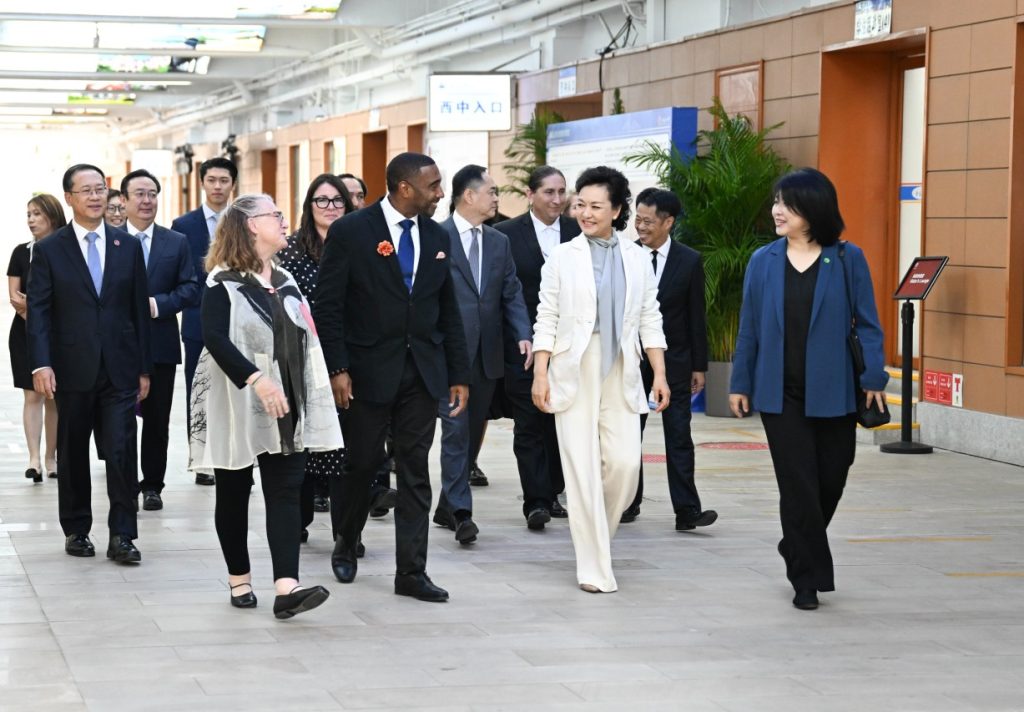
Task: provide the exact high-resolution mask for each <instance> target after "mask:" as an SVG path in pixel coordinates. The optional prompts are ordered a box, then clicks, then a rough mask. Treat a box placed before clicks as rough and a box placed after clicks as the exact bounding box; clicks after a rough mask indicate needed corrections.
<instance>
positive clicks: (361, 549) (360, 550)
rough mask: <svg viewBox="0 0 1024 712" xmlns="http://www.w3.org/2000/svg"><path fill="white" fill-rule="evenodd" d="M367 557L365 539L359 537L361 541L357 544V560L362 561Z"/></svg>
mask: <svg viewBox="0 0 1024 712" xmlns="http://www.w3.org/2000/svg"><path fill="white" fill-rule="evenodd" d="M364 556H366V547H365V546H363V537H359V541H357V542H356V558H357V559H361V558H363V557H364Z"/></svg>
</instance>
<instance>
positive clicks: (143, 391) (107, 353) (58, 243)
mask: <svg viewBox="0 0 1024 712" xmlns="http://www.w3.org/2000/svg"><path fill="white" fill-rule="evenodd" d="M106 198H107V184H106V179H105V177H104V175H103V171H101V170H100V169H99V168H97V167H95V166H91V165H88V164H77V165H74V166H72V167H71V168H69V169H68V170H67V171H66V172H65V173H64V200H65V202H66V203H67V204H68V205H69V206H70V207H71V210H72V212H73V213H74V217H73V218H72V220H71V222H70V223H68V224H67V225H66V226H65V227H62V228H60V229H59V230H57V232H55V233H53V234H52V235H50V236H48V237H45V238H43V239H42V240H40V241H39V242H37V243H36V244H35V248H34V249H33V252H32V272H31V274H30V276H29V282H28V325H27V329H28V346H29V360H30V362H31V365H32V380H33V383H34V386H35V390H36V391H37V392H39V393H42V394H44V395H45V396H46V397H47V398H56V400H57V415H58V423H59V424H58V428H57V486H58V492H57V497H58V503H59V504H58V506H59V510H60V524H61V528H62V529H63V530H64V535H65V537H66V541H65V544H64V550H65V551H66V552H67V553H68V554H70V555H71V556H94V555H95V549H94V547H93V544H92V542H91V541H90V540H89V530H90V529H91V528H92V505H91V495H92V481H91V479H90V471H89V438H90V436H91V434H92V430H93V425H94V423H96V422H97V421H98V422H100V423H101V424H102V427H101V435H102V441H103V450H104V453H105V455H106V471H107V496H108V497H109V498H110V513H109V515H108V517H107V526H108V529H109V530H110V543H109V545H108V547H107V557H108V558H111V559H113V560H115V561H117V562H118V563H138V562H139V561H141V560H142V555H141V554H140V553H139V550H138V549H137V548H136V547H135V544H134V543H133V540H134V539H136V538H137V537H138V529H137V523H136V510H135V507H136V503H137V499H136V492H137V490H136V488H137V486H138V482H137V477H138V467H137V464H136V449H137V448H136V444H135V433H136V430H135V428H136V425H135V404H136V402H138V400H140V399H145V398H146V395H147V393H148V391H149V373H150V372H151V371H152V358H151V356H150V333H149V294H148V292H147V290H146V265H145V260H144V259H143V255H142V245H141V244H140V243H139V241H138V240H136V239H135V238H133V237H131V236H130V235H129V234H128V233H126V232H124V231H123V230H120V229H118V228H116V227H113V226H112V225H109V224H106V223H104V222H103V213H104V211H105V210H106V207H107V199H106Z"/></svg>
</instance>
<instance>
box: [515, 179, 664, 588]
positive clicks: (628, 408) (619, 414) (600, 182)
mask: <svg viewBox="0 0 1024 712" xmlns="http://www.w3.org/2000/svg"><path fill="white" fill-rule="evenodd" d="M629 200H630V193H629V182H628V181H627V180H626V177H625V176H624V175H622V173H620V172H619V171H617V170H615V169H613V168H608V167H606V166H598V167H597V168H588V169H587V170H585V171H584V172H583V173H582V174H581V175H580V177H579V179H578V180H577V181H576V209H577V212H576V219H577V220H578V221H579V224H580V228H581V229H582V230H583V232H582V234H580V235H579V236H578V237H576V238H574V239H573V240H571V241H570V242H566V243H563V244H562V245H559V246H558V247H556V248H555V249H554V251H553V252H552V253H551V255H550V257H548V260H547V262H545V264H544V269H543V271H542V272H541V285H540V306H539V307H538V309H537V324H536V326H535V327H534V341H533V348H534V359H535V360H534V367H533V370H534V374H533V402H534V404H535V405H536V406H537V407H538V408H540V409H541V410H543V411H545V412H548V413H554V414H555V428H556V430H557V432H558V449H559V454H560V455H561V458H562V468H563V470H564V471H565V493H566V497H567V500H568V509H569V531H570V533H571V534H572V542H573V546H574V548H575V549H576V577H577V579H578V582H579V585H580V588H581V589H583V590H584V591H588V592H590V593H597V592H599V591H603V592H607V593H610V592H612V591H615V590H616V589H617V588H618V586H617V584H616V583H615V575H614V574H613V573H612V557H611V539H612V537H613V536H615V530H616V529H617V528H618V525H619V520H620V518H621V515H622V512H623V511H624V510H625V508H626V507H627V505H629V503H630V501H631V498H632V497H633V495H634V494H635V493H636V487H637V480H638V478H639V474H640V418H639V416H640V414H641V413H647V412H648V410H649V407H648V404H647V403H648V401H647V394H646V393H645V392H644V388H643V382H642V379H641V378H640V353H641V348H643V349H645V350H646V352H647V357H648V359H649V360H650V362H651V366H652V368H653V370H654V386H653V392H654V396H655V399H656V402H657V404H658V406H657V411H658V412H661V411H662V410H664V409H665V408H666V407H667V406H668V404H669V388H668V384H667V383H666V381H665V358H664V357H665V335H664V333H663V332H662V328H661V311H660V310H659V308H658V297H657V293H658V287H657V282H656V281H655V279H654V273H653V271H652V270H651V263H650V260H649V259H648V258H647V256H646V255H645V253H644V251H643V250H642V249H641V248H640V247H638V246H637V245H635V244H633V243H632V242H630V241H629V240H626V239H622V237H621V236H620V234H619V232H618V231H619V230H622V229H624V228H625V227H626V224H627V221H628V220H629ZM641 342H642V343H643V346H641Z"/></svg>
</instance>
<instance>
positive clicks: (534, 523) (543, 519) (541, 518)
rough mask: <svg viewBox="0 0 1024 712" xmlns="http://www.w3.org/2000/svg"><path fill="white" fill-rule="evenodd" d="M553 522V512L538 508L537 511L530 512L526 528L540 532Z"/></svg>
mask: <svg viewBox="0 0 1024 712" xmlns="http://www.w3.org/2000/svg"><path fill="white" fill-rule="evenodd" d="M550 521H551V512H549V511H548V510H546V509H544V508H542V507H537V509H533V510H530V513H529V514H528V515H527V517H526V528H527V529H529V530H531V531H535V532H539V531H541V530H543V529H544V525H545V524H547V523H548V522H550Z"/></svg>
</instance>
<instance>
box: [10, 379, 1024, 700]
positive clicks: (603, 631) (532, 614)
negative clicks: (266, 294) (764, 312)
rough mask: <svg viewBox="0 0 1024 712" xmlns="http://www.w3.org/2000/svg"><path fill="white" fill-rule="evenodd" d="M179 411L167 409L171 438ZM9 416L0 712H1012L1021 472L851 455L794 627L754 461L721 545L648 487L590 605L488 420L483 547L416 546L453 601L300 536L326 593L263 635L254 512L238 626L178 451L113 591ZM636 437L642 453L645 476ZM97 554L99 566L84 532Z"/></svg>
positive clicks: (1023, 693)
mask: <svg viewBox="0 0 1024 712" xmlns="http://www.w3.org/2000/svg"><path fill="white" fill-rule="evenodd" d="M181 400H182V397H181V392H180V389H179V396H178V405H177V410H178V411H179V412H178V414H176V416H175V420H174V422H175V423H179V424H180V423H181V422H182V421H183V415H182V414H181V412H180V411H181ZM20 414H21V408H20V394H19V393H18V392H17V391H13V390H10V389H6V390H4V391H3V392H2V393H0V432H2V434H3V438H4V444H5V445H6V447H4V448H3V451H2V453H0V710H12V711H13V710H18V711H21V710H26V711H27V710H40V711H41V710H62V711H67V712H70V711H71V710H92V711H101V710H102V711H104V712H107V711H122V710H124V711H128V710H131V711H134V710H196V711H200V710H232V711H234V710H248V711H253V712H255V711H259V710H278V709H303V710H337V709H378V710H398V709H411V708H415V709H417V710H419V711H420V712H425V711H427V710H432V709H436V710H445V712H461V711H463V710H474V711H481V712H483V711H487V712H496V711H497V710H507V711H513V710H531V711H532V710H537V709H544V710H564V711H566V712H568V711H569V710H587V711H588V712H589V711H591V710H606V709H607V710H621V709H634V710H686V711H692V712H703V711H705V710H707V711H712V710H713V711H715V712H725V711H735V712H747V711H748V710H758V711H759V712H770V711H772V710H780V711H781V710H785V711H786V712H794V711H797V712H799V711H804V710H806V711H808V712H820V711H822V710H828V711H830V712H831V711H839V712H842V711H846V710H850V711H856V712H863V711H864V710H875V709H877V710H907V711H910V710H921V711H927V712H936V711H941V710H1024V603H1022V601H1024V596H1022V594H1024V562H1022V560H1021V559H1022V555H1024V522H1022V518H1021V513H1022V511H1024V471H1022V470H1021V469H1019V468H1014V467H1011V466H1007V465H1001V464H998V463H992V462H987V461H983V460H976V459H972V458H968V457H964V456H960V455H955V454H951V453H945V452H937V453H936V454H934V455H932V456H929V457H911V458H899V457H894V456H883V455H881V454H880V453H879V452H878V451H877V449H875V448H868V447H863V448H862V449H861V450H859V451H858V460H857V464H856V466H855V469H854V471H853V473H852V476H851V478H850V483H849V486H848V489H847V494H846V497H845V498H844V500H843V503H842V505H841V506H840V510H839V513H838V515H837V517H836V520H835V522H834V524H833V526H832V530H831V533H832V541H833V549H834V554H835V558H836V561H837V563H838V570H837V586H838V591H837V592H835V593H833V594H826V595H824V596H823V602H824V605H823V606H822V607H821V609H820V610H818V611H816V612H810V613H807V612H799V611H796V610H795V609H793V608H792V606H791V605H790V603H789V598H790V597H791V591H789V590H788V587H787V584H786V582H785V579H784V577H783V571H782V564H781V561H780V560H779V558H778V556H777V554H776V553H775V541H776V539H777V537H778V529H779V526H778V522H777V493H776V489H775V483H774V479H773V475H772V471H771V468H770V462H769V458H768V454H767V452H765V451H763V450H741V451H735V450H719V449H711V448H707V447H701V448H699V451H698V477H699V484H700V488H701V491H702V494H703V497H704V499H705V504H706V506H709V507H713V508H715V509H717V510H718V511H719V513H720V515H721V519H720V520H719V522H718V523H717V524H716V525H714V526H713V527H711V528H709V529H706V530H702V531H700V532H699V533H692V534H678V533H676V532H674V531H673V530H672V522H673V519H672V514H671V511H670V507H669V504H668V495H667V488H666V486H665V481H664V465H661V464H654V463H652V464H648V465H647V472H648V486H647V498H648V500H647V501H646V502H645V503H644V505H643V515H642V516H641V517H640V519H639V520H638V521H637V522H636V523H634V524H630V525H626V526H623V527H622V529H621V530H620V534H619V536H618V538H617V539H616V541H615V545H614V553H615V557H616V571H617V574H618V579H619V585H620V591H619V592H618V593H616V594H614V595H602V596H594V595H590V594H585V593H582V592H580V591H578V590H577V589H576V588H575V587H574V576H573V554H572V548H571V543H570V541H569V536H568V530H567V527H566V525H565V523H564V522H555V523H553V524H552V525H550V526H549V527H548V529H547V531H546V532H544V533H543V534H535V533H530V532H528V531H527V530H526V528H525V527H524V526H523V522H522V519H521V517H520V515H519V508H520V503H519V501H518V500H517V495H518V492H519V486H518V479H517V476H516V473H515V468H514V463H513V461H512V460H511V424H510V423H509V422H507V421H500V422H498V423H495V424H493V425H492V427H491V431H490V433H489V436H488V440H487V445H486V447H485V449H484V452H483V454H482V456H481V466H482V467H483V468H484V470H485V471H486V472H487V474H488V476H489V477H490V479H491V486H490V487H487V488H483V489H476V490H475V491H474V495H475V496H476V513H477V519H478V521H479V523H480V526H481V529H482V533H481V536H480V540H479V543H478V544H477V545H476V546H475V547H472V548H470V549H460V548H459V547H458V546H457V545H455V543H454V542H453V541H452V539H451V536H450V534H449V533H448V532H446V531H443V530H437V529H434V530H432V531H431V550H430V563H429V571H430V573H431V575H432V576H433V577H434V578H435V580H436V581H437V582H438V583H439V584H441V585H443V586H445V587H447V588H448V589H449V590H450V591H451V594H452V600H451V602H450V603H448V604H446V605H431V604H425V603H418V602H415V601H412V600H408V599H403V598H397V597H395V596H394V595H393V594H392V592H391V585H392V582H391V575H392V572H393V539H394V534H393V521H392V518H391V517H390V516H389V517H387V518H386V519H384V520H382V521H371V522H369V523H368V525H367V531H366V535H365V541H366V544H367V547H368V549H369V554H368V556H367V558H366V559H364V560H363V562H362V563H361V566H360V574H359V579H358V581H357V582H356V584H354V585H352V586H342V585H341V584H338V583H336V582H334V581H333V579H332V578H331V575H330V570H329V568H328V556H329V552H330V548H331V544H330V530H329V523H328V515H318V516H317V520H316V522H315V523H314V526H313V528H312V532H311V538H310V543H309V544H308V545H306V546H305V547H304V550H303V560H302V570H303V576H304V580H305V582H306V583H321V584H325V585H327V586H328V587H329V588H330V589H331V591H332V593H333V595H332V597H331V599H330V600H329V601H328V603H327V604H326V605H325V606H324V607H322V608H321V609H319V610H317V611H315V612H313V613H310V614H309V615H305V616H301V617H299V618H297V619H294V620H292V621H289V622H278V621H275V620H274V619H273V617H272V616H271V613H270V604H271V601H272V600H273V599H272V595H273V594H272V586H271V581H270V564H269V554H268V552H267V550H266V546H265V535H264V533H263V532H262V531H261V530H260V525H261V523H262V501H261V497H260V495H259V494H255V495H254V496H253V500H252V522H253V530H252V532H251V534H250V546H251V551H252V553H253V560H254V573H255V577H256V583H257V593H258V594H259V595H260V598H261V603H260V608H259V609H257V610H255V611H239V610H235V609H232V608H231V607H229V606H228V603H227V597H228V591H227V587H226V584H225V582H224V578H225V571H224V566H223V561H222V559H221V556H220V551H219V549H218V547H217V540H216V536H215V534H214V531H213V503H214V501H213V492H212V490H211V489H209V488H201V487H197V486H195V485H194V484H191V479H190V478H189V477H188V476H187V475H186V474H185V473H184V472H183V467H184V462H185V454H184V448H183V447H182V445H183V443H182V442H181V440H182V438H183V436H182V431H181V429H180V428H178V429H176V430H175V431H174V432H173V437H174V439H175V445H176V447H175V449H174V451H173V452H172V453H171V468H170V475H169V485H168V488H167V491H166V493H165V501H166V508H165V509H164V510H163V511H162V512H157V513H148V512H144V513H142V515H141V524H140V527H141V537H140V539H139V542H138V543H139V546H140V548H141V550H142V552H143V556H144V563H143V564H142V565H141V566H140V567H137V568H122V567H118V566H115V565H113V564H111V563H109V562H108V561H106V560H105V559H104V558H102V555H101V556H100V557H97V558H96V559H93V560H80V559H72V558H70V557H67V556H65V555H64V554H63V552H62V537H61V534H60V530H59V527H58V525H57V518H56V486H55V483H54V482H53V481H47V482H45V483H44V484H42V485H35V486H33V485H32V484H31V483H30V482H29V481H27V480H25V479H24V478H22V476H21V473H22V472H23V470H24V468H25V454H24V445H23V443H22V438H21V433H20V425H19V422H20ZM652 427H653V428H654V430H653V435H654V437H651V438H650V439H649V441H648V444H647V445H646V447H645V452H646V453H648V454H658V453H661V452H663V448H662V446H661V444H660V442H659V438H660V429H659V423H658V421H657V419H656V418H654V419H652ZM694 429H695V436H696V439H697V440H698V441H699V442H701V443H708V442H721V441H730V442H742V443H758V442H762V441H763V435H762V432H761V431H760V428H759V426H758V424H757V422H756V421H745V422H736V421H726V420H716V419H707V418H704V417H702V416H699V417H697V418H696V420H695V425H694ZM434 457H435V463H436V452H435V453H434ZM94 472H95V482H96V486H95V494H96V495H97V496H96V498H95V512H96V514H97V518H98V521H101V522H102V519H103V516H104V514H105V511H106V510H105V504H104V502H103V500H102V494H103V486H102V472H101V470H100V468H99V467H96V468H95V470H94ZM435 481H436V469H435ZM94 535H95V536H94V539H95V540H96V543H97V545H98V547H100V549H101V554H102V547H103V546H104V545H105V543H106V538H105V534H104V532H103V531H102V527H99V528H97V529H96V530H95V531H94Z"/></svg>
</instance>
